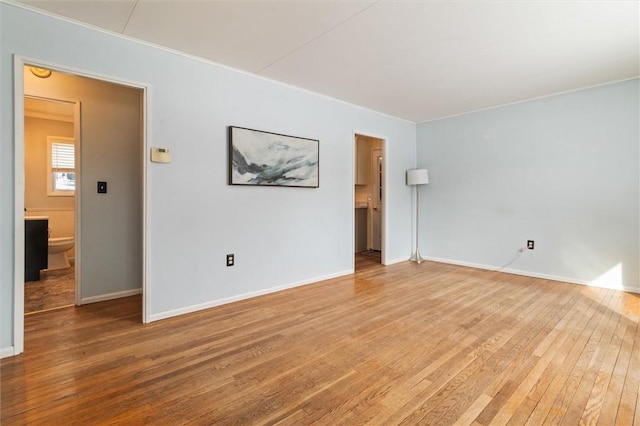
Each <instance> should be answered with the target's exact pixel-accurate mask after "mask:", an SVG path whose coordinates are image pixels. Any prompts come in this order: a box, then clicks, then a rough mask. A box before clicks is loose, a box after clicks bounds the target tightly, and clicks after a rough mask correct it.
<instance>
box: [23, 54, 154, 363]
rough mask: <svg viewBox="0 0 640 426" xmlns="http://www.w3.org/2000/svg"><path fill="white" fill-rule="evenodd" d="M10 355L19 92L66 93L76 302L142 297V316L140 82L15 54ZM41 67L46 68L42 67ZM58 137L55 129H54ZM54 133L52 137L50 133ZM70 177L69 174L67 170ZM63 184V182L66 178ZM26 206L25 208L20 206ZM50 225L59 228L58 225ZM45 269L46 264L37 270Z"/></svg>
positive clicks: (57, 95) (142, 91) (46, 95)
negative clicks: (73, 163) (70, 117)
mask: <svg viewBox="0 0 640 426" xmlns="http://www.w3.org/2000/svg"><path fill="white" fill-rule="evenodd" d="M14 65H15V67H14V71H15V74H14V76H15V78H14V84H15V100H16V101H15V138H16V139H15V153H14V155H15V163H14V164H15V192H14V206H15V233H14V235H15V239H14V253H15V256H14V277H15V283H14V289H15V291H14V303H13V313H14V327H13V334H14V339H13V341H14V354H16V355H17V354H19V353H21V352H23V350H24V314H25V299H24V297H25V220H24V215H23V212H24V213H29V211H28V210H29V207H30V206H29V205H28V204H26V203H25V201H26V200H25V189H26V188H25V186H26V182H25V172H26V170H25V167H23V165H24V164H25V148H26V146H25V144H26V140H25V126H24V125H25V97H26V98H27V99H29V98H41V99H50V100H51V99H62V100H68V99H72V100H73V102H75V105H76V111H77V114H76V117H78V120H77V121H76V122H75V127H76V128H78V129H80V128H79V117H80V110H82V111H81V112H82V114H81V115H82V128H81V129H80V130H78V131H77V133H76V134H75V138H74V144H75V145H74V146H75V147H76V148H77V149H76V150H75V155H76V159H77V160H80V159H81V161H77V164H78V167H77V168H76V170H75V173H76V175H75V176H73V179H74V180H75V184H76V185H77V188H76V192H75V208H74V222H75V225H74V230H75V232H74V233H73V235H74V240H75V241H74V246H75V250H74V251H73V252H72V254H73V256H72V257H73V258H72V259H71V260H72V261H74V262H73V263H75V265H74V266H75V270H74V277H75V280H74V281H75V301H74V304H75V305H82V304H86V303H93V302H98V301H102V300H109V299H117V298H121V297H127V296H133V295H140V294H142V298H141V302H140V303H141V322H147V321H148V318H147V315H146V301H147V299H146V296H147V294H146V292H145V291H144V289H145V287H146V283H145V279H146V273H145V270H146V264H145V259H146V256H145V251H146V245H145V240H146V238H145V234H146V233H145V229H146V218H145V214H144V212H145V209H144V205H145V202H144V200H145V198H146V185H145V176H146V164H145V161H144V159H145V158H146V156H145V152H146V132H145V125H146V124H145V109H146V90H147V89H146V87H145V86H144V85H140V84H136V83H127V82H122V81H109V80H106V79H104V78H103V77H100V78H95V77H94V76H92V75H87V74H84V73H82V72H78V71H77V70H72V69H64V68H63V67H56V66H48V65H45V64H36V63H33V62H31V61H29V63H27V61H25V60H23V59H22V58H19V57H16V58H15V61H14ZM43 67H47V68H43ZM54 136H59V135H54ZM54 139H55V138H54ZM65 177H66V178H67V180H69V178H70V176H69V175H66V176H65ZM67 183H68V182H67ZM25 208H27V211H25ZM56 228H58V227H57V226H56ZM43 269H44V268H43Z"/></svg>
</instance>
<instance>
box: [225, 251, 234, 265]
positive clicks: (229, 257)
mask: <svg viewBox="0 0 640 426" xmlns="http://www.w3.org/2000/svg"><path fill="white" fill-rule="evenodd" d="M234 264H235V255H234V254H228V255H227V266H233V265H234Z"/></svg>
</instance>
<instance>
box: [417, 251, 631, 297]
mask: <svg viewBox="0 0 640 426" xmlns="http://www.w3.org/2000/svg"><path fill="white" fill-rule="evenodd" d="M424 258H425V259H426V260H429V261H432V262H438V263H446V264H449V265H458V266H466V267H468V268H477V269H484V270H487V271H494V272H504V273H506V274H513V275H521V276H523V277H530V278H540V279H543V280H551V281H558V282H563V283H568V284H579V285H584V286H587V287H597V288H608V289H611V290H619V291H626V292H630V293H636V294H640V288H630V287H623V288H621V289H619V288H611V287H606V286H600V285H597V284H593V283H591V282H589V281H587V280H581V279H578V278H570V277H563V276H559V275H550V274H540V273H537V272H530V271H521V270H519V269H507V268H505V269H500V268H499V267H495V266H489V265H483V264H480V263H473V262H465V261H460V260H452V259H443V258H439V257H430V256H424Z"/></svg>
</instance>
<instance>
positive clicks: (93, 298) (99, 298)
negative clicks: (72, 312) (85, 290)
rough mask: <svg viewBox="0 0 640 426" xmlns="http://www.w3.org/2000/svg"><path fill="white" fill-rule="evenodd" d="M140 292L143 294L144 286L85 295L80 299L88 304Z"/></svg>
mask: <svg viewBox="0 0 640 426" xmlns="http://www.w3.org/2000/svg"><path fill="white" fill-rule="evenodd" d="M138 294H142V288H136V289H133V290H124V291H118V292H115V293H109V294H101V295H99V296H90V297H83V298H82V299H80V304H81V305H86V304H87V303H96V302H103V301H105V300H113V299H119V298H121V297H128V296H135V295H138Z"/></svg>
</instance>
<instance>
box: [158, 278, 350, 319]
mask: <svg viewBox="0 0 640 426" xmlns="http://www.w3.org/2000/svg"><path fill="white" fill-rule="evenodd" d="M351 274H353V269H349V270H346V271H341V272H336V273H335V274H329V275H324V276H321V277H315V278H312V279H309V280H304V281H298V282H294V283H290V284H285V285H281V286H276V287H270V288H266V289H263V290H257V291H252V292H249V293H243V294H238V295H236V296H231V297H225V298H224V299H217V300H211V301H209V302H204V303H198V304H197V305H191V306H185V307H184V308H178V309H172V310H169V311H164V312H159V313H157V314H151V315H149V322H153V321H159V320H163V319H167V318H171V317H176V316H178V315H184V314H190V313H192V312H197V311H201V310H204V309H209V308H214V307H216V306H220V305H226V304H227V303H233V302H238V301H240V300H244V299H250V298H252V297H257V296H264V295H265V294H270V293H276V292H278V291H282V290H287V289H290V288H294V287H300V286H303V285H307V284H313V283H317V282H319V281H324V280H329V279H331V278H338V277H342V276H345V275H351Z"/></svg>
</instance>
